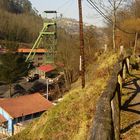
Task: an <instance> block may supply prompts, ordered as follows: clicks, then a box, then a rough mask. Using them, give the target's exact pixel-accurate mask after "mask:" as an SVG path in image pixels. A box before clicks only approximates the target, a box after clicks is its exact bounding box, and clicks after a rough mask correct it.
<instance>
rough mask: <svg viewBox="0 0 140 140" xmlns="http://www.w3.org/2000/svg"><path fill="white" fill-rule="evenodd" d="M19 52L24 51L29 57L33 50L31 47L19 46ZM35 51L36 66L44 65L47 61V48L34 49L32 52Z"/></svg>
mask: <svg viewBox="0 0 140 140" xmlns="http://www.w3.org/2000/svg"><path fill="white" fill-rule="evenodd" d="M17 52H18V53H22V54H24V55H25V57H27V56H28V54H29V53H30V52H31V49H29V48H19V49H18V51H17ZM34 53H35V56H34V59H33V63H34V66H40V65H42V64H43V63H44V62H45V61H46V53H47V50H46V49H34V50H33V53H32V54H34Z"/></svg>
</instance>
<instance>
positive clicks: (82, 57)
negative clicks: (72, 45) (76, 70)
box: [78, 0, 85, 88]
mask: <svg viewBox="0 0 140 140" xmlns="http://www.w3.org/2000/svg"><path fill="white" fill-rule="evenodd" d="M81 1H82V0H78V7H79V34H80V35H79V37H80V73H81V80H82V88H84V87H85V53H84V34H83V17H82V2H81Z"/></svg>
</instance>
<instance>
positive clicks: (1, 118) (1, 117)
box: [0, 114, 7, 123]
mask: <svg viewBox="0 0 140 140" xmlns="http://www.w3.org/2000/svg"><path fill="white" fill-rule="evenodd" d="M6 121H7V120H6V119H5V118H4V117H3V116H2V115H1V114H0V123H3V122H6Z"/></svg>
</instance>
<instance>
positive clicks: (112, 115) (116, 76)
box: [90, 57, 130, 140]
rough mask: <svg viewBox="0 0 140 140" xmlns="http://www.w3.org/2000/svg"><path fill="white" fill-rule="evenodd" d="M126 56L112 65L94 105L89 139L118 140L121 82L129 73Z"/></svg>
mask: <svg viewBox="0 0 140 140" xmlns="http://www.w3.org/2000/svg"><path fill="white" fill-rule="evenodd" d="M129 58H130V57H126V58H124V59H122V60H121V61H120V62H118V63H116V64H115V65H114V71H113V72H112V74H111V78H110V80H109V82H108V85H107V87H106V89H105V90H104V92H103V93H102V95H101V97H100V99H99V101H98V104H97V106H96V113H95V118H94V121H93V128H92V130H91V133H90V140H113V139H114V140H120V108H121V92H122V82H123V80H125V78H126V74H127V73H129V68H130V66H129V60H130V59H129Z"/></svg>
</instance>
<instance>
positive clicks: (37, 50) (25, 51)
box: [18, 48, 47, 53]
mask: <svg viewBox="0 0 140 140" xmlns="http://www.w3.org/2000/svg"><path fill="white" fill-rule="evenodd" d="M30 51H31V49H28V48H19V49H18V52H20V53H29V52H30ZM33 52H36V53H46V52H47V51H46V50H45V49H34V50H33Z"/></svg>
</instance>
